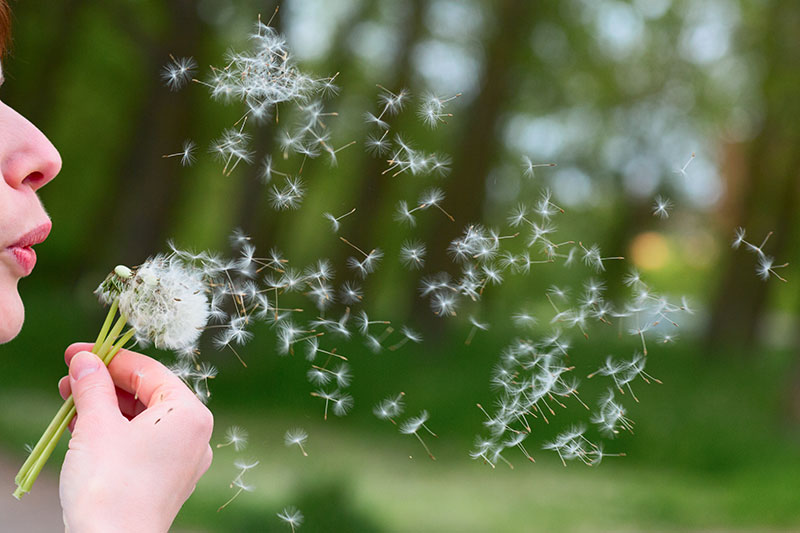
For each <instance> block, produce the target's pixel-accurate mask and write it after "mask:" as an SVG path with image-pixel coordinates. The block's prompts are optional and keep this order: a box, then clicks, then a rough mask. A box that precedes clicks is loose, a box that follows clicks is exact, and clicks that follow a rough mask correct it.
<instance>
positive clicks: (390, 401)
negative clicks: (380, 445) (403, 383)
mask: <svg viewBox="0 0 800 533" xmlns="http://www.w3.org/2000/svg"><path fill="white" fill-rule="evenodd" d="M405 395H406V393H405V392H401V393H400V394H398V395H397V396H390V397H388V398H386V399H384V400H381V401H380V402H379V403H378V404H377V405H375V407H373V408H372V412H373V414H375V416H377V417H378V418H380V419H381V420H388V421H389V422H391V423H392V424H394V425H395V426H396V425H397V422H395V420H394V419H395V418H397V417H398V416H400V415H401V414H403V411H405V407H406V406H405V401H404V399H403V398H404V396H405Z"/></svg>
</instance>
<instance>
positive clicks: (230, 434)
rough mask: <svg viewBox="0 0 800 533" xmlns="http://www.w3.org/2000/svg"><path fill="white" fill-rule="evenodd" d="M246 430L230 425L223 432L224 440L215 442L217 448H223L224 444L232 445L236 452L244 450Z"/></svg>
mask: <svg viewBox="0 0 800 533" xmlns="http://www.w3.org/2000/svg"><path fill="white" fill-rule="evenodd" d="M247 438H248V434H247V431H246V430H244V429H242V428H240V427H239V426H231V427H229V428H228V431H226V432H225V440H224V441H223V442H221V443H219V444H217V448H224V447H225V446H233V449H234V450H236V451H237V452H239V451H242V450H244V449H245V448H246V447H247Z"/></svg>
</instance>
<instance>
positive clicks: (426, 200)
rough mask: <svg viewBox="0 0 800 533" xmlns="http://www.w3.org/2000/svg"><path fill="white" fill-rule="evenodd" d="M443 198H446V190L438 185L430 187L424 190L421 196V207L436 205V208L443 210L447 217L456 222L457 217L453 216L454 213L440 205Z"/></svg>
mask: <svg viewBox="0 0 800 533" xmlns="http://www.w3.org/2000/svg"><path fill="white" fill-rule="evenodd" d="M443 200H444V191H442V190H441V189H439V188H437V187H431V188H430V189H428V190H426V191H425V192H423V193H422V196H420V197H419V207H420V208H421V209H427V208H429V207H435V208H436V209H438V210H439V211H441V212H442V213H443V214H444V215H445V216H446V217H447V218H449V219H450V220H451V221H452V222H455V221H456V219H454V218H453V215H451V214H450V213H448V212H447V211H445V210H444V209H443V208H442V206H441V205H440V204H441V202H442V201H443Z"/></svg>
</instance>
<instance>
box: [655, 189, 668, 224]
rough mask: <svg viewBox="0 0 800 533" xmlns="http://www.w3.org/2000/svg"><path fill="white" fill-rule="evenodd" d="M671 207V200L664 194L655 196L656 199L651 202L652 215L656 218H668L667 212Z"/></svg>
mask: <svg viewBox="0 0 800 533" xmlns="http://www.w3.org/2000/svg"><path fill="white" fill-rule="evenodd" d="M671 209H672V201H671V200H670V199H669V198H666V197H664V196H660V195H659V196H656V201H655V202H654V203H653V215H654V216H657V217H658V218H669V212H670V210H671Z"/></svg>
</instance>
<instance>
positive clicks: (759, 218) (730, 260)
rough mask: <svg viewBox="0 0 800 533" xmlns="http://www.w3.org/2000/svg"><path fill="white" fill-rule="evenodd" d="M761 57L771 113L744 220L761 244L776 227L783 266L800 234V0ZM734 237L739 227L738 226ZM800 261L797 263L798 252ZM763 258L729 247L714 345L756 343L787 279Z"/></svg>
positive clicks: (747, 188) (745, 198) (745, 191)
mask: <svg viewBox="0 0 800 533" xmlns="http://www.w3.org/2000/svg"><path fill="white" fill-rule="evenodd" d="M767 25H768V27H769V28H770V31H769V32H768V33H765V42H764V43H763V44H762V48H761V50H762V54H761V57H762V58H763V59H764V61H765V62H767V70H766V75H765V78H764V85H763V92H764V97H765V111H766V112H765V117H764V122H763V125H762V128H761V131H760V132H759V134H758V135H757V136H756V138H755V139H753V141H752V142H750V144H749V146H747V148H746V151H745V154H746V155H745V157H746V168H747V174H746V176H745V182H744V184H743V187H742V188H741V191H740V193H741V195H740V197H739V198H738V202H737V203H738V207H737V208H736V211H737V212H738V214H739V217H738V220H737V224H736V225H741V226H742V227H744V228H745V229H746V230H747V235H748V240H750V242H753V243H754V244H756V245H758V244H760V243H761V240H762V239H763V238H764V236H765V235H766V234H767V233H768V232H769V231H774V232H775V234H774V235H773V237H772V238H771V239H770V241H769V243H768V245H767V246H766V249H765V252H766V253H767V254H768V255H771V256H774V257H775V258H776V264H780V263H783V262H785V261H792V259H793V258H790V257H788V252H789V245H790V243H792V242H794V241H795V239H796V236H797V230H796V226H797V221H796V217H797V212H798V207H800V181H799V180H800V150H798V149H797V146H798V145H799V144H800V122H798V121H797V118H796V117H798V116H800V100H798V98H797V94H796V88H797V86H798V83H800V74H798V69H797V66H798V65H800V49H798V47H797V42H796V41H797V35H799V34H800V4H797V3H795V2H783V3H776V4H775V5H773V6H772V8H771V15H770V17H769V20H768V21H767ZM730 232H731V233H730V237H731V238H733V228H730ZM794 259H795V262H796V258H794ZM756 265H757V258H756V257H755V256H753V255H750V254H748V253H747V252H746V251H745V250H743V249H739V250H728V252H727V258H726V261H725V272H724V274H723V275H722V277H721V283H720V286H719V289H718V291H717V296H716V300H715V301H714V303H713V305H712V313H711V320H710V322H709V328H708V332H707V337H706V340H707V343H708V347H709V348H710V349H711V350H712V351H713V350H714V349H715V348H717V349H719V348H721V347H724V346H726V345H730V344H732V343H737V344H738V345H739V346H743V347H750V346H753V345H754V344H755V342H756V341H757V340H758V339H757V336H758V333H759V329H760V326H761V321H762V316H763V314H764V310H765V307H766V304H767V297H768V290H769V289H771V288H774V287H776V286H777V285H781V282H780V281H779V280H777V279H776V278H774V277H772V278H771V279H769V280H767V281H766V282H764V281H762V280H760V279H758V277H757V276H756V272H755V266H756Z"/></svg>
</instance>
